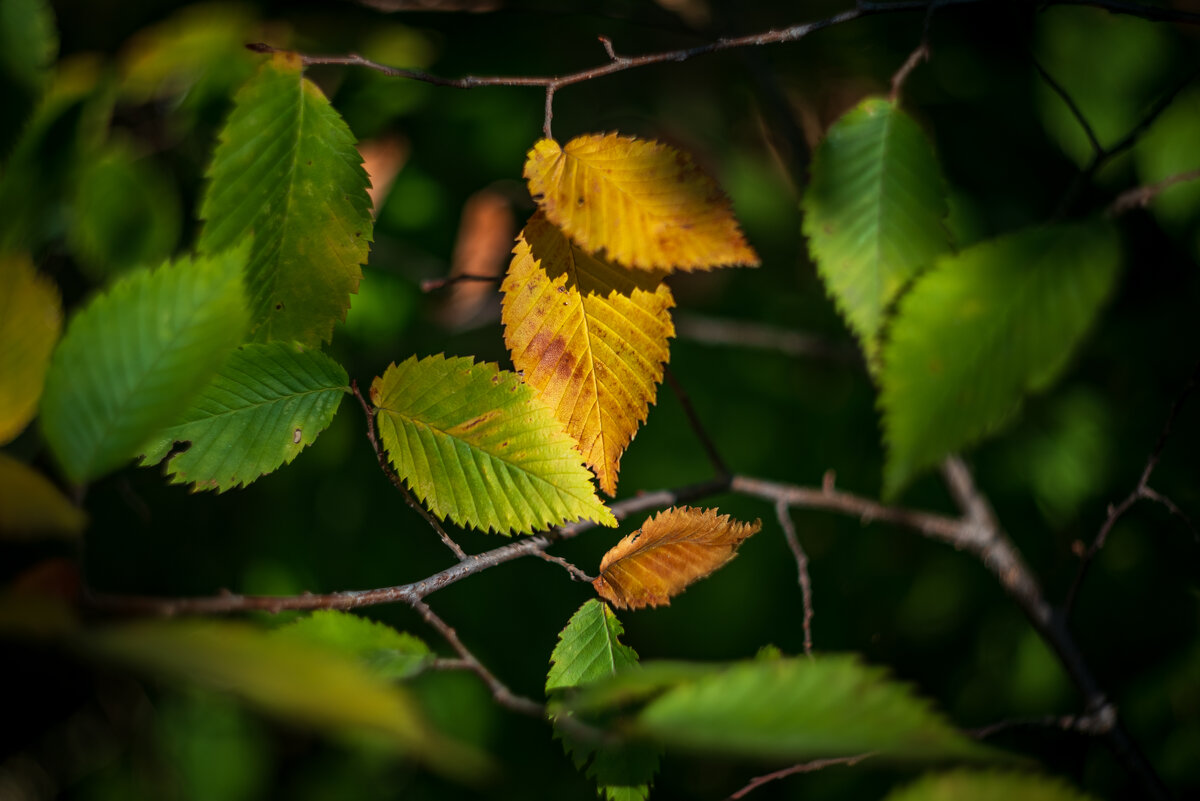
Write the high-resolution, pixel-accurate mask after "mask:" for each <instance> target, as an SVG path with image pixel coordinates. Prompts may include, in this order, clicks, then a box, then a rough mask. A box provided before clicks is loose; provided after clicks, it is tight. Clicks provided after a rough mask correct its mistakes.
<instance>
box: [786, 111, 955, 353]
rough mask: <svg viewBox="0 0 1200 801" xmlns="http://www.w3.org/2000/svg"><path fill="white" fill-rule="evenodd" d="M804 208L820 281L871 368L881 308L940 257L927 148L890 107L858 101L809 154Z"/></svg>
mask: <svg viewBox="0 0 1200 801" xmlns="http://www.w3.org/2000/svg"><path fill="white" fill-rule="evenodd" d="M803 208H804V234H805V236H806V237H808V245H809V248H810V250H811V253H812V257H813V259H814V260H815V261H816V263H817V270H818V272H820V274H821V279H822V280H823V281H824V282H825V286H826V288H827V290H828V291H829V293H830V295H832V296H833V299H834V301H835V302H836V303H837V306H838V309H839V310H840V311H841V312H842V315H843V316H844V317H845V318H846V321H847V322H848V323H849V325H850V328H851V329H852V330H853V331H854V333H855V334H856V335H857V336H858V338H859V341H860V342H861V343H862V347H863V351H864V352H865V353H866V354H867V357H868V362H869V363H871V364H874V360H875V357H876V355H877V353H878V348H879V333H880V330H881V328H882V327H883V324H884V319H885V316H886V314H887V311H888V307H889V306H890V305H891V304H892V301H894V300H895V299H896V297H897V295H899V293H900V291H901V290H902V289H903V288H904V287H905V285H906V284H907V283H908V282H909V281H910V280H911V279H912V278H913V276H915V275H916V274H917V273H918V272H919V271H920V270H921V269H923V268H926V267H929V266H931V265H932V264H933V262H934V260H935V259H936V258H937V257H938V256H940V255H942V254H943V253H945V252H946V251H947V250H949V239H948V234H947V232H946V228H945V225H944V220H945V217H946V213H947V207H946V190H945V186H944V184H943V181H942V176H941V172H940V171H939V170H938V164H937V159H936V157H935V156H934V153H933V148H932V147H931V146H930V144H929V140H928V139H926V138H925V135H924V134H923V133H922V132H921V129H920V128H919V127H918V126H917V124H916V123H915V122H913V120H912V119H911V118H910V117H909V116H908V115H907V114H905V113H904V112H903V111H901V110H900V109H899V108H897V107H896V106H895V105H894V104H893V103H890V102H888V101H886V100H882V99H880V98H872V99H868V100H865V101H863V102H862V103H860V104H859V105H858V106H857V107H856V108H855V109H853V110H852V111H850V112H849V113H847V114H846V115H845V116H843V117H842V118H841V119H839V120H838V121H837V122H835V123H834V124H833V127H832V128H830V129H829V133H828V134H827V135H826V137H825V140H824V141H823V142H822V143H821V145H820V147H818V148H817V152H816V154H815V155H814V156H813V164H812V180H811V181H810V183H809V186H808V191H807V192H805V194H804V201H803Z"/></svg>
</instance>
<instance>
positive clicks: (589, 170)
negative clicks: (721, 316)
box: [525, 134, 759, 270]
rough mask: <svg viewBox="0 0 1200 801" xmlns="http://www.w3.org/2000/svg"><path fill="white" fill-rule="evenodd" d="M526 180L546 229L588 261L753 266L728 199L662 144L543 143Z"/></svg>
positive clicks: (607, 137)
mask: <svg viewBox="0 0 1200 801" xmlns="http://www.w3.org/2000/svg"><path fill="white" fill-rule="evenodd" d="M525 178H526V180H527V181H528V182H529V192H530V194H532V195H533V197H534V200H536V201H537V203H538V205H539V206H540V207H541V209H542V211H543V212H545V214H546V217H547V218H548V219H549V220H550V222H552V223H554V224H555V225H557V226H558V227H559V228H561V229H562V230H563V232H564V233H566V235H567V236H568V237H570V238H571V240H572V241H573V242H574V243H575V244H577V245H578V246H579V247H581V248H583V249H584V250H585V251H587V252H588V253H593V254H595V253H598V252H599V251H600V250H604V251H605V254H606V257H607V258H608V259H609V260H610V261H614V262H617V263H619V264H623V265H626V266H629V267H636V268H639V269H643V270H655V269H657V270H705V269H709V268H711V267H718V266H722V265H745V266H752V267H753V266H758V263H759V260H758V255H757V254H756V253H755V252H754V250H753V249H752V248H751V247H750V246H749V245H748V244H746V239H745V237H743V236H742V232H741V230H740V229H739V228H738V224H737V220H735V219H734V217H733V210H732V209H731V207H730V205H729V200H728V198H726V197H725V195H724V193H722V192H721V190H720V189H719V188H718V187H717V185H716V183H714V182H713V180H712V179H711V178H709V177H708V176H707V175H705V174H704V173H703V172H701V171H700V169H699V168H698V167H697V166H696V165H695V164H694V163H693V162H692V159H691V157H690V156H688V155H687V154H685V153H680V152H679V151H677V150H675V149H674V148H671V147H668V146H667V145H664V144H662V143H660V142H654V141H648V140H639V139H634V138H633V137H624V136H618V135H617V134H590V135H587V136H580V137H577V138H575V139H572V140H571V141H570V142H568V143H567V144H566V146H565V147H560V146H559V144H558V142H555V141H554V140H553V139H542V140H540V141H538V142H537V143H536V144H535V145H534V146H533V149H532V150H531V151H529V154H528V157H527V160H526V162H525Z"/></svg>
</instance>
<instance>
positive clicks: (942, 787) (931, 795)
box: [885, 770, 1094, 801]
mask: <svg viewBox="0 0 1200 801" xmlns="http://www.w3.org/2000/svg"><path fill="white" fill-rule="evenodd" d="M960 798H970V799H972V801H1010V799H1014V798H1019V799H1021V801H1093V799H1094V796H1090V795H1085V794H1084V793H1081V792H1079V791H1078V790H1076V789H1075V788H1073V787H1071V786H1070V785H1069V784H1067V783H1066V782H1064V781H1062V780H1061V779H1056V778H1054V777H1051V776H1039V775H1037V774H1033V773H1000V772H997V771H990V772H985V771H965V770H959V771H954V772H952V773H935V774H930V775H928V776H922V777H921V778H920V779H918V780H917V781H915V782H913V783H912V784H910V785H908V786H907V787H904V788H902V789H900V790H896V791H894V792H892V793H889V794H888V796H887V798H886V799H885V801H957V799H960Z"/></svg>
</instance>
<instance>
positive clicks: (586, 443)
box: [501, 214, 675, 495]
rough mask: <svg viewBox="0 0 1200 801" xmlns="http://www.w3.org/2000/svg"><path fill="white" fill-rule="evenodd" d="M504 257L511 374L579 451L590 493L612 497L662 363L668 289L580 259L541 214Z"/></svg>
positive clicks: (651, 275)
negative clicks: (596, 488)
mask: <svg viewBox="0 0 1200 801" xmlns="http://www.w3.org/2000/svg"><path fill="white" fill-rule="evenodd" d="M513 253H514V256H513V260H512V264H511V266H510V267H509V268H508V276H507V277H506V278H505V279H504V283H503V285H502V286H501V291H502V292H503V293H504V310H503V314H502V319H503V321H504V339H505V342H506V343H507V344H508V347H509V350H510V351H511V352H512V359H513V365H514V366H515V367H516V368H517V370H519V371H521V373H522V374H523V376H524V379H525V383H526V384H528V385H529V386H531V387H533V389H534V391H535V392H537V393H538V395H539V397H541V399H542V400H543V401H544V402H545V403H546V404H547V405H548V406H549V407H550V408H551V409H553V410H554V416H555V417H557V418H558V421H559V422H560V423H562V424H563V426H564V427H565V428H566V430H567V433H568V434H570V435H571V436H572V437H574V438H575V440H576V442H578V443H579V450H580V451H581V452H582V453H583V458H584V462H585V463H586V464H587V465H588V466H589V467H591V468H592V470H593V471H595V473H596V476H597V478H598V479H599V480H600V488H601V489H602V490H604V491H605V492H606V493H608V494H609V495H615V494H616V492H617V472H618V471H619V469H620V463H621V454H622V453H624V452H625V448H626V446H627V445H628V444H629V442H630V440H632V439H633V436H634V434H636V433H637V430H638V427H639V426H640V425H641V424H642V423H643V422H645V420H646V414H647V412H648V411H649V408H650V404H651V403H654V399H655V395H656V394H657V392H658V384H659V383H660V382H661V381H662V377H663V365H664V364H665V363H666V362H667V360H668V359H669V358H670V352H669V350H668V339H669V338H670V337H672V336H674V334H675V327H674V326H673V325H672V324H671V314H670V309H671V307H672V306H674V305H675V301H674V299H673V298H672V297H671V290H670V288H669V287H667V285H666V284H665V283H663V282H662V279H663V277H664V276H663V274H662V273H656V272H651V271H646V270H626V269H624V268H622V267H617V266H614V265H612V264H610V263H609V262H606V261H604V260H602V259H599V258H596V257H593V256H589V255H588V254H587V253H585V252H584V251H582V250H580V249H579V248H577V247H575V246H574V245H572V244H571V243H570V241H569V240H568V239H567V238H566V237H565V236H563V234H562V232H561V231H559V230H558V229H557V228H555V227H554V226H553V225H551V224H550V223H549V222H548V221H547V220H546V219H545V218H544V217H543V216H542V215H541V214H535V215H534V217H533V219H531V220H530V221H529V223H528V224H527V225H526V226H525V230H524V231H523V232H522V234H521V237H520V239H518V240H517V247H516V249H515V250H514V251H513Z"/></svg>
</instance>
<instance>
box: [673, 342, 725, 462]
mask: <svg viewBox="0 0 1200 801" xmlns="http://www.w3.org/2000/svg"><path fill="white" fill-rule="evenodd" d="M663 374H664V375H665V376H666V379H667V383H668V384H670V385H671V389H672V391H674V393H675V397H677V398H679V404H680V405H681V406H683V413H684V414H686V415H687V419H688V423H689V424H690V425H691V427H692V432H693V433H695V435H696V439H698V440H700V445H701V447H703V448H704V453H705V455H706V456H708V461H709V463H710V464H711V465H712V466H713V469H714V470H716V471H717V475H718V476H728V475H730V472H729V467H728V466H726V464H725V460H724V459H722V458H721V454H720V452H719V451H718V450H717V446H716V443H714V442H713V441H712V437H710V436H709V435H708V431H706V430H705V428H704V425H703V424H702V423H701V422H700V417H699V416H698V415H697V414H696V408H695V407H694V406H692V399H691V398H689V397H688V394H687V392H685V391H684V389H683V385H682V384H680V383H679V379H677V378H676V377H675V374H674V373H672V372H671V368H670V367H667V366H666V365H663Z"/></svg>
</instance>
